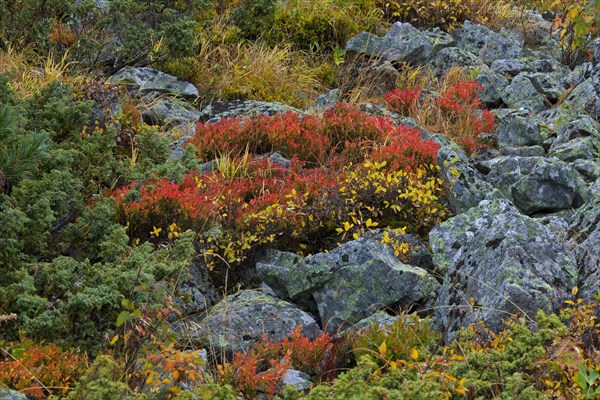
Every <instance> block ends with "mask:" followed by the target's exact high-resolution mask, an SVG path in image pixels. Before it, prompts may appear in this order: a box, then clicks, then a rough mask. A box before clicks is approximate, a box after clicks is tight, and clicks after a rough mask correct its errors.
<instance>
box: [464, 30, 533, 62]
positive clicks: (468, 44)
mask: <svg viewBox="0 0 600 400" xmlns="http://www.w3.org/2000/svg"><path fill="white" fill-rule="evenodd" d="M452 36H453V37H454V40H455V42H456V43H455V46H456V47H460V48H462V49H464V50H467V51H470V52H471V53H473V54H476V55H477V56H479V58H480V59H482V60H483V61H484V62H485V63H486V64H490V63H491V62H493V61H495V60H498V59H507V58H518V57H520V56H521V54H522V53H523V43H524V41H523V39H522V38H521V37H520V36H519V35H518V34H517V33H516V32H514V31H510V30H507V29H502V30H501V31H500V32H499V33H498V32H494V31H493V30H491V29H490V28H488V27H486V26H484V25H478V24H475V23H473V22H471V21H465V22H464V23H463V25H462V28H460V29H455V30H454V31H453V32H452Z"/></svg>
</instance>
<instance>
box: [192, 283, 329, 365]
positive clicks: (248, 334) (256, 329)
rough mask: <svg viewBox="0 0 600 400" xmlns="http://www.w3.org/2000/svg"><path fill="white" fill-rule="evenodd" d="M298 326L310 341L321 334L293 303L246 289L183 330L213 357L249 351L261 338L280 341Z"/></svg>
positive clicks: (312, 321)
mask: <svg viewBox="0 0 600 400" xmlns="http://www.w3.org/2000/svg"><path fill="white" fill-rule="evenodd" d="M298 326H302V331H301V332H302V334H303V335H304V336H306V337H308V338H310V339H314V338H316V337H317V336H319V335H320V334H321V329H320V328H319V326H318V325H317V323H316V321H315V320H314V318H313V317H312V316H310V315H309V314H308V313H306V312H304V311H302V310H300V309H299V308H297V307H296V306H294V305H293V304H290V303H287V302H285V301H283V300H280V299H276V298H274V297H271V296H268V295H265V294H262V293H260V292H258V291H252V290H245V291H240V292H238V293H236V294H234V295H232V296H229V297H227V298H226V299H224V300H223V301H221V302H220V303H218V304H217V305H215V306H214V307H213V308H212V309H211V310H210V312H209V313H208V315H207V316H206V318H205V319H203V320H202V321H201V322H200V323H187V324H186V325H185V328H186V331H187V332H186V337H187V338H188V339H189V340H190V341H191V342H192V343H194V344H196V345H200V346H206V347H207V349H208V350H209V351H210V352H212V353H213V354H216V355H219V354H225V355H227V356H231V355H232V354H233V353H234V352H236V351H247V350H248V349H250V348H251V347H252V346H254V344H255V343H256V342H257V341H259V340H260V339H261V336H262V335H264V336H265V337H266V338H268V339H269V340H271V341H280V340H282V339H284V338H286V337H287V336H289V334H290V333H291V332H292V331H293V330H294V329H295V328H296V327H298Z"/></svg>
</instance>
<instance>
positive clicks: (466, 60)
mask: <svg viewBox="0 0 600 400" xmlns="http://www.w3.org/2000/svg"><path fill="white" fill-rule="evenodd" d="M431 65H433V71H434V73H435V75H436V76H438V77H443V76H444V75H446V73H447V72H448V71H449V70H450V68H452V67H460V68H463V69H465V70H467V71H475V70H477V69H480V68H487V67H486V65H485V64H483V62H482V61H481V60H480V59H479V58H478V57H477V56H476V55H475V54H473V53H471V52H469V51H467V50H463V49H461V48H459V47H445V48H443V49H442V50H440V51H439V52H438V53H437V54H436V55H435V57H433V59H432V60H431Z"/></svg>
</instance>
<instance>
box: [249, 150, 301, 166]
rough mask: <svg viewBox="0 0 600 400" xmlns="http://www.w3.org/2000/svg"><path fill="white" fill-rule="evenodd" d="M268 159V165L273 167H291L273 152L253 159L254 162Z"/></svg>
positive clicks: (288, 162) (279, 155)
mask: <svg viewBox="0 0 600 400" xmlns="http://www.w3.org/2000/svg"><path fill="white" fill-rule="evenodd" d="M264 158H266V159H268V160H269V164H270V165H274V166H277V167H280V168H289V167H290V165H292V163H291V161H290V160H288V159H287V158H285V157H284V156H282V155H281V154H279V153H278V152H276V151H274V152H272V153H268V154H263V155H261V156H258V157H255V158H254V161H260V160H262V159H264Z"/></svg>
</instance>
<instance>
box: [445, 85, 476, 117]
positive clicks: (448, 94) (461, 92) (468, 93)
mask: <svg viewBox="0 0 600 400" xmlns="http://www.w3.org/2000/svg"><path fill="white" fill-rule="evenodd" d="M482 90H483V86H481V84H479V82H475V81H468V82H458V83H456V84H455V85H453V86H450V87H449V88H447V89H446V90H445V91H444V92H442V93H441V94H440V97H438V98H437V99H436V102H437V104H438V105H439V106H440V108H441V109H442V110H443V111H446V112H448V113H451V114H462V113H464V112H465V111H470V112H473V111H474V110H475V109H477V108H479V106H480V105H481V100H479V97H477V95H478V94H479V92H480V91H482Z"/></svg>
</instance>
